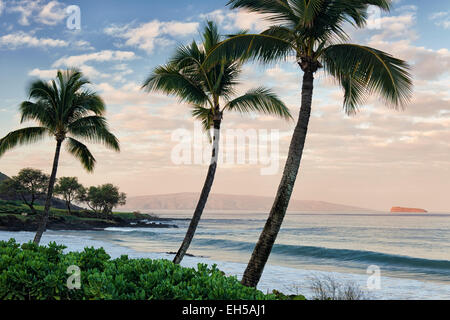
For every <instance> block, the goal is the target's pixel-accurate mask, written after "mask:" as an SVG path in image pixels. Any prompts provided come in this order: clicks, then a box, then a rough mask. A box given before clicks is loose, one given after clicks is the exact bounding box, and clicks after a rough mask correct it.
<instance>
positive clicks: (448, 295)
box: [0, 231, 450, 300]
mask: <svg viewBox="0 0 450 320" xmlns="http://www.w3.org/2000/svg"><path fill="white" fill-rule="evenodd" d="M32 236H33V234H32V233H30V232H25V231H22V232H8V231H0V240H6V241H7V240H9V238H15V239H16V241H17V242H20V243H24V242H28V241H30V240H32ZM53 241H54V242H57V243H58V244H62V245H65V246H67V249H66V250H65V251H81V250H83V249H84V248H85V247H95V248H100V247H102V248H104V249H105V250H106V252H107V253H108V254H109V255H110V256H111V257H112V258H119V257H120V256H121V255H128V256H129V257H130V258H132V259H140V258H146V259H152V260H157V259H164V260H169V261H170V260H171V259H172V258H173V255H170V254H167V253H165V252H162V251H161V252H144V251H137V250H134V249H132V248H130V247H128V246H127V245H126V244H122V242H114V241H111V240H109V239H106V238H105V239H98V238H96V237H93V236H92V234H77V235H74V234H73V233H72V234H67V235H61V234H58V233H57V232H55V231H50V232H47V233H44V237H43V240H42V245H47V244H48V243H49V242H53ZM199 263H204V264H207V265H213V264H216V265H217V266H218V267H219V269H220V270H221V271H223V272H225V273H226V275H227V276H236V277H237V278H238V279H239V278H240V277H241V276H242V273H243V271H244V270H245V267H246V264H245V263H241V262H228V261H220V260H213V259H210V258H203V257H198V256H197V257H191V256H186V257H185V259H184V260H183V262H182V264H181V265H182V266H184V267H188V268H193V267H194V268H195V267H196V266H197V264H199ZM330 275H331V276H333V277H335V278H336V279H337V280H339V281H343V282H353V283H356V284H357V285H358V286H359V287H361V288H363V289H364V288H365V287H366V284H367V279H368V276H369V275H365V274H357V273H345V272H328V271H319V270H312V269H297V268H292V267H285V266H279V265H274V264H270V263H269V264H268V265H267V267H266V269H265V271H264V274H263V277H262V279H261V282H260V285H259V286H258V289H259V290H261V291H262V292H264V293H267V292H272V290H278V291H280V292H282V293H284V294H286V295H290V294H302V295H305V296H306V297H307V298H308V297H310V296H311V292H310V290H309V289H308V287H307V285H308V282H309V281H310V279H311V278H312V277H314V276H330ZM367 293H368V294H367V295H368V299H371V300H375V299H380V300H398V299H400V300H412V299H422V300H431V299H450V284H449V285H443V284H437V283H434V282H430V281H421V280H414V279H406V278H405V279H403V278H394V277H390V276H383V274H382V278H381V289H380V290H375V291H370V292H367Z"/></svg>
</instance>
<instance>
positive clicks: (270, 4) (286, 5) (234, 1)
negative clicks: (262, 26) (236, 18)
mask: <svg viewBox="0 0 450 320" xmlns="http://www.w3.org/2000/svg"><path fill="white" fill-rule="evenodd" d="M302 1H303V0H302ZM290 2H291V1H289V0H231V1H229V2H228V4H227V5H229V6H230V7H231V8H232V9H238V8H239V9H246V10H248V11H250V12H256V13H262V14H266V15H268V17H267V18H266V19H267V20H269V21H273V22H275V23H281V22H293V23H294V24H295V23H296V22H297V21H298V16H297V15H296V14H295V13H294V11H293V10H292V7H291V5H290Z"/></svg>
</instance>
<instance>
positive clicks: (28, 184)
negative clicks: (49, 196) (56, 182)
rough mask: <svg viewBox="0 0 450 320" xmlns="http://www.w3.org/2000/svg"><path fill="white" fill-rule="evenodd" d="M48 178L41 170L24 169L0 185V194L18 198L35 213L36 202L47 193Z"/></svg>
mask: <svg viewBox="0 0 450 320" xmlns="http://www.w3.org/2000/svg"><path fill="white" fill-rule="evenodd" d="M48 182H49V176H48V175H46V174H45V173H43V172H42V171H41V170H36V169H32V168H25V169H22V170H20V172H19V174H18V175H17V176H14V177H12V178H11V179H6V180H3V181H2V182H1V183H0V193H2V194H5V195H7V196H10V197H13V198H19V199H21V200H22V201H23V203H24V204H26V205H27V206H29V208H30V209H31V210H32V211H33V212H35V209H34V204H35V202H36V200H38V199H41V198H43V196H44V195H45V194H46V192H47V188H48Z"/></svg>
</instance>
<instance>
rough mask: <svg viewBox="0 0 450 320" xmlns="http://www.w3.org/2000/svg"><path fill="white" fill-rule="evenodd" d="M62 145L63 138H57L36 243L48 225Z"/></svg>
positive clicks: (35, 238)
mask: <svg viewBox="0 0 450 320" xmlns="http://www.w3.org/2000/svg"><path fill="white" fill-rule="evenodd" d="M61 145H62V140H61V141H60V140H57V143H56V151H55V158H54V159H53V168H52V174H51V175H50V182H49V184H48V191H47V198H46V200H45V207H44V212H43V214H42V218H41V221H40V223H39V227H38V230H37V232H36V235H35V236H34V243H36V244H39V242H41V238H42V234H43V233H44V231H45V230H46V227H47V222H48V216H49V211H50V205H51V203H52V196H53V188H54V186H55V181H56V172H57V171H58V162H59V154H60V153H61Z"/></svg>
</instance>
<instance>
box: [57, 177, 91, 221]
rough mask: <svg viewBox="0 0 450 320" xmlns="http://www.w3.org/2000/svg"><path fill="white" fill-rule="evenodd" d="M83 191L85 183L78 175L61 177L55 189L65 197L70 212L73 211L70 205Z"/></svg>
mask: <svg viewBox="0 0 450 320" xmlns="http://www.w3.org/2000/svg"><path fill="white" fill-rule="evenodd" d="M83 192H84V188H83V185H81V184H80V183H79V182H78V178H76V177H62V178H59V179H58V183H57V184H56V185H55V190H54V193H55V194H57V195H60V196H62V197H63V199H64V201H65V202H66V205H67V209H68V210H69V213H70V211H71V208H70V205H71V204H72V202H73V201H74V200H76V199H79V198H80V197H81V195H82V193H83Z"/></svg>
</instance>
